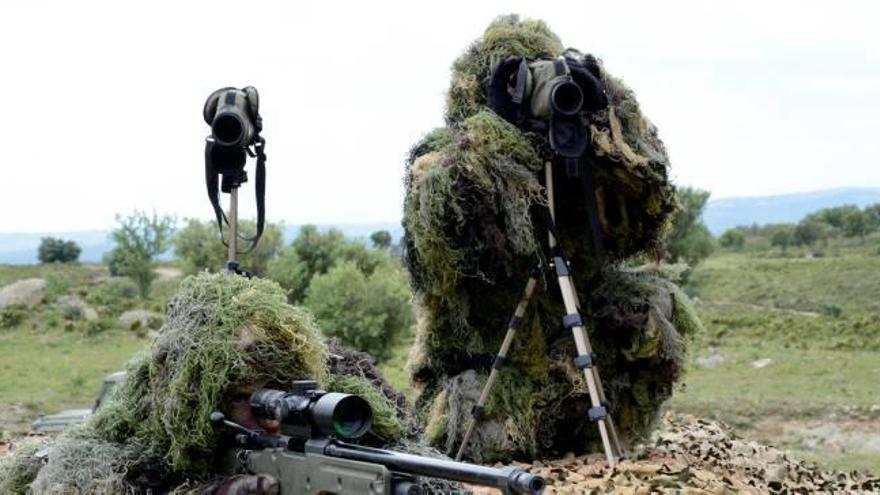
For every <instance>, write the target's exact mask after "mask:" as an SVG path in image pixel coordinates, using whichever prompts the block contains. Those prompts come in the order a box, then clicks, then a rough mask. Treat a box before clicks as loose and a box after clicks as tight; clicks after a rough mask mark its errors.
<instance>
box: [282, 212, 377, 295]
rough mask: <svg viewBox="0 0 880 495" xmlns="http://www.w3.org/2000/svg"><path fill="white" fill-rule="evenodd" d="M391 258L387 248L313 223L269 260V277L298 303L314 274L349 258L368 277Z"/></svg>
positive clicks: (301, 230) (322, 272) (320, 273)
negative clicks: (378, 246)
mask: <svg viewBox="0 0 880 495" xmlns="http://www.w3.org/2000/svg"><path fill="white" fill-rule="evenodd" d="M388 259H389V256H388V253H387V251H380V250H375V249H369V248H367V246H365V245H363V244H361V243H359V242H353V241H349V240H346V238H345V236H344V235H343V233H342V232H341V231H339V230H337V229H330V230H328V231H327V232H320V231H319V230H318V228H317V227H316V226H314V225H304V226H303V227H302V228H300V231H299V235H298V236H297V238H296V239H294V241H293V242H292V243H291V244H290V246H288V247H286V248H284V250H282V251H281V254H280V255H279V256H278V257H277V258H276V259H274V260H272V261H271V262H270V263H269V268H268V270H267V273H266V276H267V277H268V278H270V279H272V280H274V281H276V282H278V284H279V285H281V287H283V288H284V290H286V291H287V294H288V296H287V297H288V300H289V301H290V302H292V303H299V302H301V301H302V300H303V299H304V298H305V297H306V291H307V290H308V288H309V284H310V283H311V281H312V280H313V279H314V277H316V276H318V275H323V274H325V273H327V271H328V270H330V268H332V267H333V266H335V265H336V264H337V263H340V262H343V261H350V262H352V263H354V264H355V265H356V266H357V268H358V269H359V270H360V271H361V272H363V273H364V274H365V275H367V276H369V275H371V274H372V273H373V271H374V270H375V269H376V267H378V266H379V265H381V264H383V263H385V262H387V261H388Z"/></svg>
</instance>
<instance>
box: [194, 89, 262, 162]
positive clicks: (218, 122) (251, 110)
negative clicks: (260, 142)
mask: <svg viewBox="0 0 880 495" xmlns="http://www.w3.org/2000/svg"><path fill="white" fill-rule="evenodd" d="M259 102H260V97H259V95H258V93H257V90H256V89H254V88H253V87H251V86H248V87H246V88H243V89H238V88H221V89H218V90H217V91H214V92H213V93H211V95H210V96H208V99H207V100H206V101H205V108H204V110H203V113H204V117H205V122H207V123H208V125H210V126H211V137H212V138H213V139H214V142H215V143H217V144H218V145H220V146H231V147H246V146H250V145H251V144H253V141H254V138H255V137H257V134H258V133H259V132H260V127H261V126H262V124H261V123H260V117H259V104H260V103H259Z"/></svg>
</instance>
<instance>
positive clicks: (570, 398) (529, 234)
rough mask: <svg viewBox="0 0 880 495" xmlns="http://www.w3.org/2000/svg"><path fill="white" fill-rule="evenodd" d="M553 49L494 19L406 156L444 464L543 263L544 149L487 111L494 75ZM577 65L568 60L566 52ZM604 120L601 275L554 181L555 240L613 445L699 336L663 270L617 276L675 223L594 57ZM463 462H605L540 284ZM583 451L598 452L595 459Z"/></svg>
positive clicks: (422, 403)
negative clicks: (435, 120) (437, 120)
mask: <svg viewBox="0 0 880 495" xmlns="http://www.w3.org/2000/svg"><path fill="white" fill-rule="evenodd" d="M562 53H563V46H562V44H561V43H560V41H559V39H558V38H557V37H556V35H555V34H553V33H552V32H551V31H550V30H549V29H548V28H547V26H546V25H545V24H544V23H543V22H540V21H531V20H525V21H521V20H520V19H519V18H518V17H516V16H508V17H502V18H499V19H497V20H495V21H494V22H493V23H492V24H491V25H490V26H489V27H488V29H487V30H486V32H485V33H484V35H483V37H482V38H480V39H479V40H477V41H476V42H474V43H473V44H472V45H471V46H470V47H469V48H468V50H467V51H466V52H465V53H464V54H463V55H462V56H461V57H460V58H459V59H458V60H456V61H455V63H454V65H453V68H452V85H451V87H450V89H449V94H448V99H447V108H446V121H447V124H446V126H445V127H443V128H439V129H435V130H434V131H432V132H430V133H428V134H427V135H426V136H425V137H424V138H423V139H422V140H421V142H419V143H418V144H417V145H416V146H414V147H413V149H412V151H411V154H410V157H409V160H408V162H407V168H406V178H405V184H406V199H405V204H404V220H403V226H404V229H405V235H406V236H405V239H406V263H407V266H408V269H409V272H410V275H411V280H412V284H413V287H414V290H415V292H416V295H417V300H418V303H419V309H420V318H419V328H418V338H417V341H416V345H415V347H414V349H413V353H412V355H411V357H410V366H411V372H412V378H413V381H414V382H415V384H416V385H417V386H418V387H419V388H420V395H419V398H418V401H417V404H416V408H417V411H418V412H419V414H420V415H421V417H422V419H424V420H426V435H427V437H428V439H429V441H430V442H431V443H432V444H433V445H435V446H437V447H440V448H441V450H445V451H446V452H447V453H452V452H454V451H455V449H456V448H457V446H458V443H459V442H460V440H461V437H462V435H463V433H464V430H465V428H466V427H467V423H468V422H469V421H470V420H471V416H470V409H471V407H472V406H473V405H474V404H475V403H476V400H477V397H478V396H479V392H480V389H481V388H482V385H483V383H484V381H485V379H486V377H487V375H488V369H489V367H490V366H491V363H492V359H493V357H494V354H495V353H496V352H497V351H498V348H499V347H500V344H501V341H502V339H503V337H504V334H505V331H506V327H507V322H508V319H509V318H510V316H511V313H512V311H513V309H514V307H515V306H516V304H517V301H518V299H519V298H520V296H521V293H522V288H523V286H524V285H525V282H526V279H527V278H528V274H529V271H530V268H531V267H532V265H533V264H534V263H535V261H536V258H537V256H536V253H539V252H540V253H547V252H548V246H547V236H546V232H547V227H548V225H547V221H546V218H547V217H546V214H542V213H543V212H545V211H546V194H545V189H544V184H543V164H544V161H545V159H546V158H547V157H548V156H549V155H548V154H547V151H546V144H545V139H544V138H543V137H542V136H539V135H536V134H532V133H527V132H523V131H521V130H520V129H519V128H517V127H516V126H514V125H513V124H511V123H509V122H508V121H506V120H504V119H502V118H501V117H499V116H498V115H497V114H495V113H494V112H492V110H490V109H489V108H488V107H487V106H486V105H487V103H486V85H487V82H488V80H489V78H490V73H491V71H492V68H493V67H494V66H495V65H496V64H497V63H498V62H499V61H501V60H504V59H505V58H507V57H509V56H525V57H529V58H552V57H556V56H559V55H560V54H562ZM571 53H574V52H571ZM577 56H578V57H581V60H582V62H583V63H584V65H585V66H592V67H595V69H596V71H597V76H598V77H599V78H600V79H601V80H602V81H603V83H604V84H605V86H606V94H607V96H608V100H609V106H608V107H607V108H606V109H603V110H601V111H598V112H595V113H593V114H591V115H589V122H590V135H591V137H592V143H591V144H592V150H593V152H594V154H595V158H594V160H593V163H594V165H595V167H594V172H595V176H596V181H597V190H596V196H597V200H598V203H599V216H600V220H601V230H602V238H603V245H604V249H605V252H606V256H607V257H608V258H609V262H610V263H611V267H609V268H606V270H604V271H605V273H604V274H601V275H600V270H599V267H598V266H597V265H598V263H597V262H596V256H595V254H594V253H593V252H592V247H591V242H590V229H589V228H588V220H587V219H588V216H587V212H586V201H585V199H584V192H583V189H582V188H581V184H580V182H579V181H578V180H572V179H570V178H568V177H567V176H566V174H565V171H564V170H562V169H563V167H556V170H555V179H554V184H555V189H556V191H555V196H556V211H557V223H558V227H559V233H560V237H561V240H562V247H563V248H564V250H565V252H566V253H567V255H568V257H569V260H570V261H571V265H572V268H573V271H574V275H575V284H576V286H577V287H578V288H579V289H580V294H579V296H580V299H581V303H582V306H583V307H582V313H583V314H584V316H585V320H586V321H588V322H589V323H590V326H591V328H589V335H590V338H591V340H592V343H593V347H594V350H595V352H596V353H597V354H598V358H599V366H600V373H601V375H602V378H603V380H604V385H605V389H606V394H607V396H608V398H609V400H610V401H611V403H612V408H613V409H612V414H613V416H614V419H615V421H616V422H617V427H618V432H619V433H620V435H621V438H622V440H624V441H625V442H629V441H632V440H633V439H635V438H637V437H640V436H641V435H643V434H644V433H646V432H647V431H648V430H649V429H650V427H651V425H652V424H653V423H654V422H655V420H656V418H657V412H658V410H659V408H660V406H661V405H662V403H663V402H664V401H665V400H666V399H667V398H668V397H669V396H670V395H671V393H672V387H673V384H674V383H675V382H676V380H677V379H678V378H679V375H680V373H681V367H682V362H683V354H684V337H686V336H687V335H688V334H689V333H691V331H692V330H693V329H694V328H695V327H697V326H698V325H699V322H698V320H697V319H696V317H695V315H694V313H693V311H692V310H691V309H690V307H689V305H688V301H687V298H686V297H685V296H684V294H683V293H682V292H681V291H680V290H679V289H678V288H677V287H676V286H675V285H674V284H673V283H672V282H671V281H669V280H667V279H666V278H665V277H663V276H661V274H660V273H659V272H658V270H649V269H632V268H629V269H625V268H623V267H624V266H625V265H632V264H633V262H632V260H633V259H634V258H636V257H638V256H643V255H649V256H650V255H651V254H653V253H657V252H660V250H661V244H662V237H663V235H664V232H665V230H666V229H667V224H668V221H669V218H670V214H671V213H672V212H673V211H674V209H675V191H674V187H673V186H672V184H671V183H670V182H669V179H668V168H669V163H668V158H667V156H666V151H665V149H664V147H663V143H662V142H661V141H660V140H659V138H658V137H657V131H656V129H655V128H654V126H653V125H652V124H651V123H650V122H648V120H647V119H646V118H645V117H644V116H642V113H641V111H640V109H639V105H638V103H637V102H636V100H635V95H634V94H633V92H632V91H631V90H630V89H629V88H627V87H626V86H624V85H623V83H622V82H621V81H620V80H619V79H616V78H614V77H613V76H611V75H610V74H608V73H607V72H606V71H605V70H604V68H602V66H601V63H600V62H599V61H598V60H597V59H595V58H594V57H592V56H591V55H586V56H583V55H580V54H577ZM541 286H542V288H541V289H539V292H538V293H537V294H536V295H535V298H534V299H533V300H532V304H531V306H530V308H529V311H528V313H527V316H526V319H525V321H524V323H523V326H522V328H521V329H520V330H519V332H518V333H517V337H516V340H515V341H514V346H513V348H512V350H511V353H510V354H509V356H508V361H507V363H508V364H509V366H506V367H505V368H504V369H502V371H501V373H500V376H499V380H498V382H497V384H496V386H495V388H494V389H493V394H492V396H491V399H490V401H489V403H488V405H487V409H486V411H487V415H488V419H487V420H485V421H484V422H483V423H481V426H480V428H478V429H477V433H476V435H475V437H474V439H473V440H471V444H470V447H469V452H468V454H466V456H467V457H469V458H470V459H472V460H475V461H480V462H492V461H507V460H510V459H512V458H532V457H534V456H551V455H555V454H560V453H564V452H567V451H574V452H580V451H583V450H584V449H585V448H588V447H589V448H600V446H599V445H597V444H596V443H595V442H596V440H597V439H598V432H597V430H596V428H595V426H594V424H592V423H590V422H588V420H587V419H586V410H587V409H588V408H589V399H588V395H587V393H586V385H585V383H584V382H583V375H582V373H580V372H579V370H577V369H576V368H575V367H574V365H573V363H572V358H573V357H574V355H575V352H574V343H573V341H572V337H571V333H570V331H569V330H567V329H564V328H562V326H561V321H560V320H561V316H562V315H564V314H565V311H564V308H563V306H562V302H561V298H560V294H559V291H558V288H557V287H556V281H555V280H554V279H552V278H550V279H546V278H545V280H543V282H542V284H541ZM591 444H592V445H591Z"/></svg>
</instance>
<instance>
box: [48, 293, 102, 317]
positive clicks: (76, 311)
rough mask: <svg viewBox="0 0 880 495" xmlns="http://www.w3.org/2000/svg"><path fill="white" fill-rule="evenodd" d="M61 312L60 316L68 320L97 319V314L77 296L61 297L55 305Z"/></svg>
mask: <svg viewBox="0 0 880 495" xmlns="http://www.w3.org/2000/svg"><path fill="white" fill-rule="evenodd" d="M55 304H56V305H57V306H58V308H59V309H60V310H61V313H62V315H64V318H65V319H68V320H85V321H94V320H97V319H98V312H97V311H95V308H93V307H91V306H89V305H88V304H87V303H86V302H85V301H83V300H82V299H80V298H79V296H70V295H68V296H61V297H59V298H58V301H56V303H55Z"/></svg>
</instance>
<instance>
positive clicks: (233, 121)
mask: <svg viewBox="0 0 880 495" xmlns="http://www.w3.org/2000/svg"><path fill="white" fill-rule="evenodd" d="M211 134H212V135H213V136H214V139H215V140H217V142H218V143H220V144H221V145H224V146H235V145H236V144H238V143H240V142H241V141H242V137H243V134H244V124H243V123H242V121H241V117H239V116H238V115H236V114H234V113H231V112H230V113H224V114H220V115H217V116H216V117H215V118H214V122H213V123H212V125H211Z"/></svg>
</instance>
